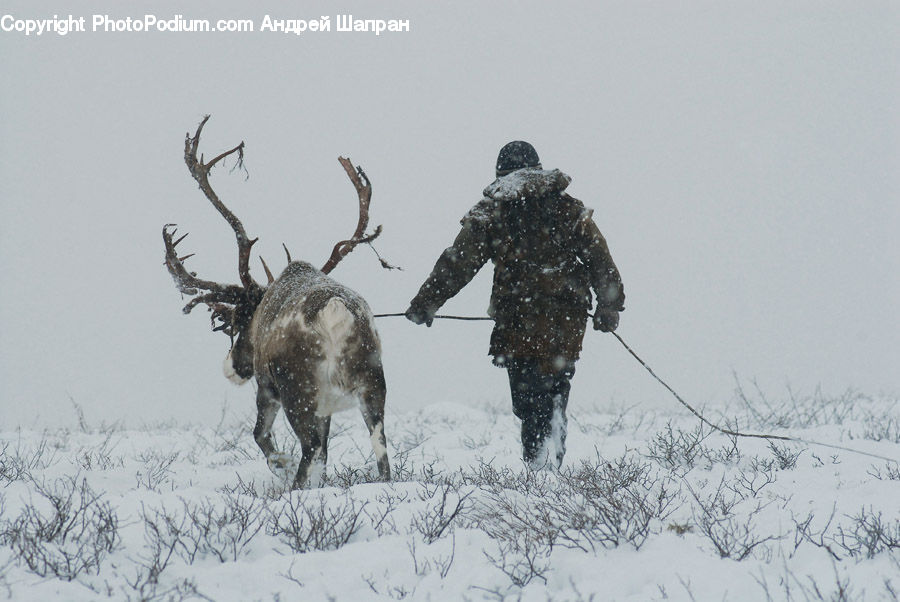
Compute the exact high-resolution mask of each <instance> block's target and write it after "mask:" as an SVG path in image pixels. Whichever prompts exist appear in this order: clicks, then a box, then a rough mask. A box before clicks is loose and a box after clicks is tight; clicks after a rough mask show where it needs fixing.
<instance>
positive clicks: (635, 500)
mask: <svg viewBox="0 0 900 602" xmlns="http://www.w3.org/2000/svg"><path fill="white" fill-rule="evenodd" d="M559 480H560V485H561V487H560V488H559V489H558V490H556V491H555V492H554V494H555V495H554V496H553V497H552V498H551V499H550V500H548V503H549V504H551V505H552V507H553V508H555V510H556V513H557V520H556V522H557V524H558V525H559V526H560V527H561V528H560V531H559V534H558V539H559V543H560V545H563V546H565V547H573V548H578V549H581V550H585V551H588V550H590V551H595V549H596V546H598V545H599V546H601V547H606V548H611V547H618V546H619V545H622V544H625V543H627V544H630V545H631V546H632V547H634V549H636V550H638V549H640V548H641V546H643V545H644V543H645V542H646V541H647V538H648V537H649V536H650V534H651V532H652V530H653V522H654V521H657V522H658V521H661V520H663V519H665V518H666V517H667V516H668V515H669V513H670V507H671V505H672V502H673V501H674V500H675V498H676V496H677V492H676V491H675V490H674V488H672V487H671V486H670V485H669V484H668V483H667V481H666V479H664V478H661V477H658V476H654V475H652V473H651V471H650V466H649V465H648V464H643V463H641V462H639V461H638V460H636V459H634V458H631V457H629V456H621V457H620V458H617V459H615V460H613V461H612V462H607V461H604V460H603V459H602V458H598V462H596V463H589V462H582V464H581V466H579V467H578V468H576V469H572V470H568V471H562V472H561V473H560V475H559ZM658 528H659V527H657V529H658Z"/></svg>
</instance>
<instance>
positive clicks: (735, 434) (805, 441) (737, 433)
mask: <svg viewBox="0 0 900 602" xmlns="http://www.w3.org/2000/svg"><path fill="white" fill-rule="evenodd" d="M405 315H406V314H404V313H394V314H375V317H376V318H389V317H397V316H405ZM434 318H435V319H441V320H493V318H488V317H480V316H434ZM612 335H613V336H614V337H616V339H617V340H618V341H619V342H620V343H622V346H623V347H625V349H626V350H627V351H628V353H630V354H631V356H632V357H633V358H634V359H636V360H637V361H638V363H640V365H641V366H643V367H644V369H645V370H647V372H649V373H650V376H652V377H653V378H655V379H656V380H657V382H659V384H661V385H662V386H664V387H665V388H666V389H667V390H668V391H669V393H671V394H672V395H673V396H675V399H677V400H678V403H680V404H681V405H683V406H684V407H686V408H687V409H688V410H689V411H690V412H691V414H693V415H694V416H696V417H697V418H698V419H700V422H702V423H703V424H705V425H707V426H708V427H710V428H712V429H715V430H717V431H719V432H720V433H722V434H725V435H728V436H729V437H744V438H748V439H767V440H770V441H772V440H774V441H791V442H794V443H803V444H805V445H818V446H819V447H828V448H831V449H837V450H841V451H845V452H850V453H852V454H860V455H862V456H869V457H870V458H877V459H879V460H885V461H887V462H893V463H894V464H900V462H898V461H897V460H895V459H894V458H888V457H887V456H880V455H878V454H873V453H869V452H864V451H860V450H858V449H851V448H849V447H844V446H842V445H834V444H831V443H822V442H820V441H811V440H809V439H800V438H799V437H787V436H785V435H768V434H764V433H742V432H740V431H733V430H731V429H726V428H722V427H720V426H719V425H717V424H713V423H712V422H710V421H709V420H707V419H706V417H704V416H703V414H701V413H700V412H698V411H697V410H695V409H694V408H693V407H691V405H690V404H689V403H688V402H686V401H685V400H684V399H682V398H681V395H679V394H678V393H677V392H676V391H675V389H673V388H672V387H670V386H669V385H668V384H667V383H666V381H664V380H663V379H661V378H660V377H659V376H657V375H656V372H654V371H653V369H652V368H651V367H650V366H648V365H647V362H645V361H644V360H642V359H641V358H640V356H639V355H638V354H637V353H635V352H634V349H632V348H631V347H629V346H628V343H626V342H625V340H624V339H623V338H622V337H621V336H619V334H618V333H617V332H613V333H612Z"/></svg>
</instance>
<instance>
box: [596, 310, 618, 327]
mask: <svg viewBox="0 0 900 602" xmlns="http://www.w3.org/2000/svg"><path fill="white" fill-rule="evenodd" d="M618 325H619V312H617V311H616V310H614V309H599V308H598V309H597V311H596V312H595V313H594V330H599V331H601V332H612V331H614V330H615V329H616V327H618Z"/></svg>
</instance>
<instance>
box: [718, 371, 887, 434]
mask: <svg viewBox="0 0 900 602" xmlns="http://www.w3.org/2000/svg"><path fill="white" fill-rule="evenodd" d="M735 382H736V391H735V393H736V395H737V398H738V400H739V401H740V402H741V403H742V404H743V406H744V408H745V409H746V410H747V412H748V414H749V417H750V423H751V424H752V425H753V426H754V427H756V428H760V429H772V428H811V427H815V426H821V425H823V424H843V423H844V422H845V421H846V420H849V419H852V418H853V417H854V416H856V415H859V413H860V407H862V405H863V402H867V401H871V398H869V397H866V396H864V395H862V394H860V393H858V392H856V391H854V390H852V389H848V390H846V391H844V393H842V394H840V395H838V396H834V397H826V396H825V395H824V394H823V393H822V391H821V389H816V390H815V392H814V393H813V394H812V395H806V396H799V395H797V394H796V393H794V391H793V390H791V389H790V388H788V400H787V401H778V402H770V401H769V399H768V398H767V397H766V395H765V394H764V393H763V391H762V389H761V388H760V387H759V385H757V383H756V381H751V383H752V384H753V388H754V390H755V392H756V396H757V398H756V399H750V397H749V396H748V395H747V393H746V392H745V391H744V388H743V386H742V385H741V383H740V380H738V378H737V376H735Z"/></svg>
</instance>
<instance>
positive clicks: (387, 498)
mask: <svg viewBox="0 0 900 602" xmlns="http://www.w3.org/2000/svg"><path fill="white" fill-rule="evenodd" d="M408 500H409V494H408V493H405V492H404V493H398V492H396V491H394V490H393V489H392V488H385V489H383V490H382V491H381V492H379V493H378V495H377V496H375V504H374V507H373V506H369V507H368V508H367V509H366V510H365V511H364V512H365V514H366V517H367V518H368V519H369V523H371V525H372V528H373V529H374V530H375V532H376V533H377V534H378V536H379V537H384V536H385V535H388V534H397V533H398V530H397V524H396V523H395V522H394V518H393V516H392V515H393V513H394V511H395V510H396V509H397V506H398V505H399V504H402V503H405V502H407V501H408Z"/></svg>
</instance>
